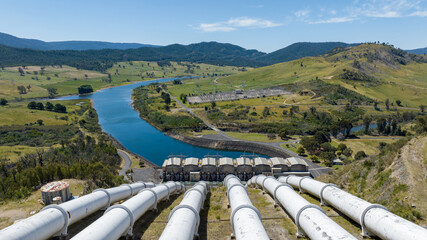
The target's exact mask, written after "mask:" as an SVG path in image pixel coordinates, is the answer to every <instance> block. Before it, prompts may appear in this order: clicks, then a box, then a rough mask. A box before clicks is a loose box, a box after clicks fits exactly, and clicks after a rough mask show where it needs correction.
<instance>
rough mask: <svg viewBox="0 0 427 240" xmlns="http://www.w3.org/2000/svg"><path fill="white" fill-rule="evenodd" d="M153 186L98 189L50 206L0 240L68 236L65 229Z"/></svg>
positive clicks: (0, 233)
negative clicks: (111, 204)
mask: <svg viewBox="0 0 427 240" xmlns="http://www.w3.org/2000/svg"><path fill="white" fill-rule="evenodd" d="M151 187H154V183H143V182H137V183H133V184H124V185H121V186H119V187H114V188H109V189H97V190H95V191H93V192H92V193H91V194H88V195H85V196H83V197H79V198H76V199H73V200H71V201H68V202H64V203H61V204H59V205H55V204H52V205H49V206H47V207H45V208H43V209H42V210H41V211H40V212H39V213H37V214H35V215H33V216H31V217H29V218H27V219H24V220H22V221H20V222H17V223H15V224H13V225H11V226H9V227H7V228H4V229H2V230H1V231H0V240H6V239H7V240H11V239H19V240H22V239H32V240H34V239H47V238H49V237H51V236H65V235H67V229H68V226H69V225H71V224H73V223H75V222H77V221H79V220H81V219H83V218H85V217H87V216H89V215H91V214H92V213H94V212H96V211H98V210H100V209H102V208H107V207H109V206H110V203H114V202H117V201H119V200H122V199H126V198H128V197H131V196H133V195H134V194H136V193H138V192H139V191H140V190H142V189H144V188H151Z"/></svg>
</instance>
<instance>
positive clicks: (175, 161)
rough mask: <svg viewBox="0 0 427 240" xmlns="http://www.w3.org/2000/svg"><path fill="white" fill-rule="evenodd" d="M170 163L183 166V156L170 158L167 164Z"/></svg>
mask: <svg viewBox="0 0 427 240" xmlns="http://www.w3.org/2000/svg"><path fill="white" fill-rule="evenodd" d="M169 165H175V166H181V158H176V157H174V158H169V159H168V163H167V166H169Z"/></svg>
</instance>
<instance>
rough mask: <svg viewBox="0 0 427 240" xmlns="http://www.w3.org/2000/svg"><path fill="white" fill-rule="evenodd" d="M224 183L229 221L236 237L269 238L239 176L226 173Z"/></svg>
mask: <svg viewBox="0 0 427 240" xmlns="http://www.w3.org/2000/svg"><path fill="white" fill-rule="evenodd" d="M224 185H225V186H226V187H227V197H228V202H229V204H230V207H231V217H230V222H231V227H232V228H233V234H234V236H235V237H236V239H237V240H239V239H245V240H252V239H253V240H263V239H266V240H268V239H270V238H269V237H268V235H267V233H266V231H265V229H264V226H263V225H262V222H261V214H260V213H259V211H258V209H256V208H255V207H254V206H253V205H252V203H251V200H250V199H249V196H248V190H247V189H246V188H245V187H244V186H243V185H242V183H241V182H240V180H239V178H238V177H236V176H234V175H228V176H227V177H225V179H224Z"/></svg>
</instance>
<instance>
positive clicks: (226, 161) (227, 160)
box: [219, 157, 234, 165]
mask: <svg viewBox="0 0 427 240" xmlns="http://www.w3.org/2000/svg"><path fill="white" fill-rule="evenodd" d="M219 165H234V163H233V159H232V158H229V157H223V158H220V159H219Z"/></svg>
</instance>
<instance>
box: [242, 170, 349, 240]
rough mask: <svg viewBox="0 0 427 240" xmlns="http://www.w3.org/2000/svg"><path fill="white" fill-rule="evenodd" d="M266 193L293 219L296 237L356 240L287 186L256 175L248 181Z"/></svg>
mask: <svg viewBox="0 0 427 240" xmlns="http://www.w3.org/2000/svg"><path fill="white" fill-rule="evenodd" d="M251 184H255V185H258V186H260V187H262V188H263V190H264V191H268V192H269V193H270V194H271V195H272V196H273V198H274V200H275V201H276V202H279V203H280V204H281V205H282V207H283V208H284V209H286V211H287V212H288V213H289V215H290V216H291V217H292V218H293V219H294V221H295V224H296V225H297V228H298V235H299V236H303V235H306V236H308V237H309V238H310V239H314V240H315V239H319V240H320V239H322V240H324V239H330V240H333V239H337V240H338V239H340V240H343V239H356V238H355V237H354V236H352V235H351V234H350V233H348V232H347V231H346V230H345V229H343V228H342V227H341V226H340V225H338V224H337V223H336V222H334V221H332V220H331V219H330V218H329V217H328V216H326V214H325V213H324V211H323V210H322V209H321V208H320V207H318V206H316V205H313V204H310V203H309V202H308V201H307V200H305V199H304V198H303V197H301V196H300V195H298V193H296V192H295V191H294V189H293V188H292V187H291V186H289V185H288V184H283V183H280V182H279V181H277V180H276V179H275V178H274V177H266V176H264V175H258V176H255V177H253V178H251V179H250V180H249V181H248V185H251Z"/></svg>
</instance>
